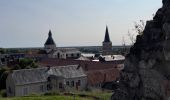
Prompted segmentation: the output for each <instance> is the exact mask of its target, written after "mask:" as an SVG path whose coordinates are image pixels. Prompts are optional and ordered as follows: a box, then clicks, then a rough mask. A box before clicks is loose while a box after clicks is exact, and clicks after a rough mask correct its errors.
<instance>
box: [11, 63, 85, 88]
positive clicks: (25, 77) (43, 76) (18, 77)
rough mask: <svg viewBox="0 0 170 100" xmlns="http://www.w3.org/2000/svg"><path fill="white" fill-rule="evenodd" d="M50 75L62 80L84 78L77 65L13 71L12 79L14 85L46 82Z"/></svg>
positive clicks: (83, 73)
mask: <svg viewBox="0 0 170 100" xmlns="http://www.w3.org/2000/svg"><path fill="white" fill-rule="evenodd" d="M50 75H54V76H56V77H64V78H76V77H85V76H86V74H85V72H84V71H83V69H82V68H81V67H79V65H67V66H57V67H42V68H35V69H22V70H14V71H13V73H12V78H13V80H14V83H15V84H16V85H24V84H30V83H38V82H46V81H47V78H48V77H49V76H50Z"/></svg>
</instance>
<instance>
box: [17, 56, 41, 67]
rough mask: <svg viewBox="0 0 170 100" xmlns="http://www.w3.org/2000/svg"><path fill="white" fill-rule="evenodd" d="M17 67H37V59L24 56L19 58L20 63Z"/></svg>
mask: <svg viewBox="0 0 170 100" xmlns="http://www.w3.org/2000/svg"><path fill="white" fill-rule="evenodd" d="M16 67H18V68H21V69H25V68H37V67H38V65H36V63H35V61H34V60H33V59H28V58H23V59H20V60H19V65H17V66H16Z"/></svg>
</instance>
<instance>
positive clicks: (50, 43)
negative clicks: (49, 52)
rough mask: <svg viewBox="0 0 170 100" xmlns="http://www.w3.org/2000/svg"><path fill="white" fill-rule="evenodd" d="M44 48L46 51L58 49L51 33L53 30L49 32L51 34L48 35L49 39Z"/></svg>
mask: <svg viewBox="0 0 170 100" xmlns="http://www.w3.org/2000/svg"><path fill="white" fill-rule="evenodd" d="M44 48H45V49H56V44H55V42H54V40H53V38H52V33H51V30H49V33H48V38H47V40H46V42H45V44H44Z"/></svg>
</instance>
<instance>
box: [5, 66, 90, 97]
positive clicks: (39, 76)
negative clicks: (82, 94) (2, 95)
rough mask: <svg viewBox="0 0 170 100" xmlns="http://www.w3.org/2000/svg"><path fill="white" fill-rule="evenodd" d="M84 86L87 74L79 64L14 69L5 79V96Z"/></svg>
mask: <svg viewBox="0 0 170 100" xmlns="http://www.w3.org/2000/svg"><path fill="white" fill-rule="evenodd" d="M86 86H87V75H86V74H85V72H84V71H83V69H82V67H81V66H80V65H67V66H55V67H42V68H36V69H22V70H14V71H13V72H12V73H10V74H9V75H8V77H7V79H6V90H7V96H26V95H31V94H34V93H36V94H37V93H38V94H41V93H46V92H48V91H72V90H84V89H85V88H86Z"/></svg>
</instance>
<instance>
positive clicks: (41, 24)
mask: <svg viewBox="0 0 170 100" xmlns="http://www.w3.org/2000/svg"><path fill="white" fill-rule="evenodd" d="M161 6H162V1H161V0H0V47H3V48H13V47H43V46H44V43H45V41H46V39H47V37H48V32H49V30H51V31H52V36H53V39H54V40H55V43H56V45H57V46H59V47H63V46H101V45H102V42H103V40H104V35H105V29H106V25H107V26H108V30H109V35H110V39H111V41H112V44H113V45H122V38H123V37H124V38H125V42H126V43H127V44H129V43H130V41H129V38H128V35H127V34H128V30H129V31H133V27H134V22H136V21H139V20H145V21H146V20H151V19H152V16H153V14H155V13H156V11H157V9H158V8H160V7H161Z"/></svg>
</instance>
